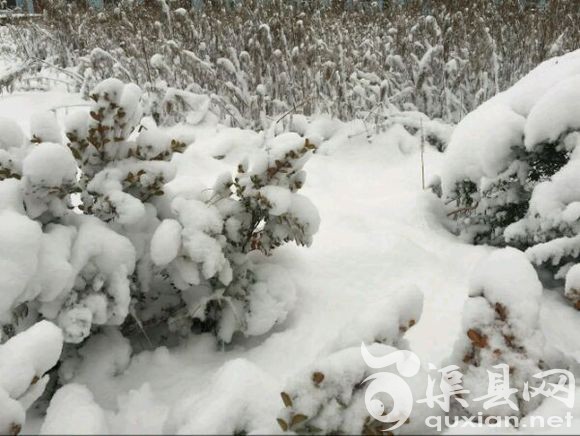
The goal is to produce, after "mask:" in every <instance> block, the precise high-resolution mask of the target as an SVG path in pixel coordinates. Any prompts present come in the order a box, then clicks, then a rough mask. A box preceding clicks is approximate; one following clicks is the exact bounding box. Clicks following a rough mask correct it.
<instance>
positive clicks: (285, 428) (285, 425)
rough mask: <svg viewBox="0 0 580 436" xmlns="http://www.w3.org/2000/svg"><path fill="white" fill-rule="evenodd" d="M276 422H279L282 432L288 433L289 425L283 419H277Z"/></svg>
mask: <svg viewBox="0 0 580 436" xmlns="http://www.w3.org/2000/svg"><path fill="white" fill-rule="evenodd" d="M276 421H278V425H279V426H280V428H281V429H282V431H288V423H287V422H286V421H284V420H283V419H282V418H276Z"/></svg>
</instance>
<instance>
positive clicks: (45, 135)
mask: <svg viewBox="0 0 580 436" xmlns="http://www.w3.org/2000/svg"><path fill="white" fill-rule="evenodd" d="M30 133H31V136H32V138H35V139H36V140H38V141H40V142H53V143H55V144H60V143H62V140H63V134H62V129H61V127H60V126H59V125H58V120H57V117H56V114H55V113H54V112H53V111H46V112H37V113H34V114H32V115H31V117H30Z"/></svg>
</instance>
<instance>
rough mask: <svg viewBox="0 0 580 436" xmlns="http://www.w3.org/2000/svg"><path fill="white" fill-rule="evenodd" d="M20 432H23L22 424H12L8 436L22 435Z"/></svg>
mask: <svg viewBox="0 0 580 436" xmlns="http://www.w3.org/2000/svg"><path fill="white" fill-rule="evenodd" d="M20 430H22V426H21V425H20V424H15V423H12V424H10V429H9V430H8V434H10V435H12V436H16V435H17V434H19V433H20Z"/></svg>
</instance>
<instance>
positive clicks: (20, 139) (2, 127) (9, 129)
mask: <svg viewBox="0 0 580 436" xmlns="http://www.w3.org/2000/svg"><path fill="white" fill-rule="evenodd" d="M0 132H2V137H1V138H0V149H2V150H10V149H11V148H18V147H21V146H22V145H24V141H25V137H24V133H23V132H22V129H21V128H20V127H19V126H18V124H17V123H16V122H15V121H13V120H12V119H9V118H0Z"/></svg>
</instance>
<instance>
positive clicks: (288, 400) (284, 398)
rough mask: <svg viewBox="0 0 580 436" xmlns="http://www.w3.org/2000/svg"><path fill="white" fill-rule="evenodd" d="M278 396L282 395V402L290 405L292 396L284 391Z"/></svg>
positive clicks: (287, 405)
mask: <svg viewBox="0 0 580 436" xmlns="http://www.w3.org/2000/svg"><path fill="white" fill-rule="evenodd" d="M280 396H281V397H282V402H283V403H284V406H286V407H292V398H290V395H288V394H287V393H286V392H281V393H280Z"/></svg>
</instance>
